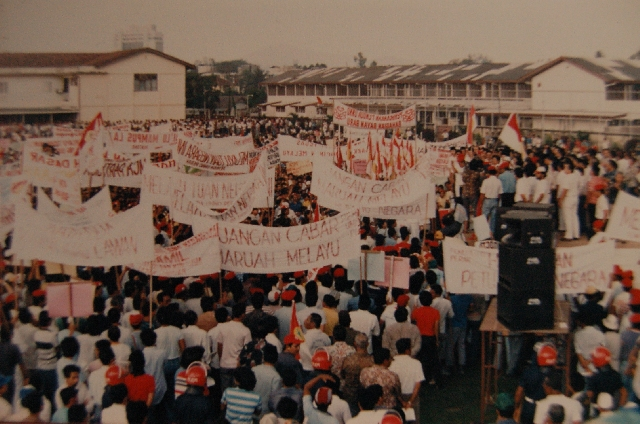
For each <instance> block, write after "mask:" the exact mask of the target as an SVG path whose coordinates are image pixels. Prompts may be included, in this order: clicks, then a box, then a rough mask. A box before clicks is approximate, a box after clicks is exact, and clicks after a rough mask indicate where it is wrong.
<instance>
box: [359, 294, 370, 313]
mask: <svg viewBox="0 0 640 424" xmlns="http://www.w3.org/2000/svg"><path fill="white" fill-rule="evenodd" d="M370 307H371V299H370V298H369V296H365V295H360V298H359V299H358V309H360V310H362V311H367V310H369V308H370Z"/></svg>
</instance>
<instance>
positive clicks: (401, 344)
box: [396, 337, 411, 355]
mask: <svg viewBox="0 0 640 424" xmlns="http://www.w3.org/2000/svg"><path fill="white" fill-rule="evenodd" d="M410 349H411V339H408V338H406V337H405V338H402V339H398V341H397V342H396V350H397V351H398V354H400V355H403V354H404V353H405V352H406V351H407V350H410Z"/></svg>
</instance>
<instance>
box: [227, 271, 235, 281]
mask: <svg viewBox="0 0 640 424" xmlns="http://www.w3.org/2000/svg"><path fill="white" fill-rule="evenodd" d="M235 276H236V273H235V272H233V271H231V272H227V273H226V274H225V275H224V279H225V280H227V281H229V280H231V279H233V278H234V277H235Z"/></svg>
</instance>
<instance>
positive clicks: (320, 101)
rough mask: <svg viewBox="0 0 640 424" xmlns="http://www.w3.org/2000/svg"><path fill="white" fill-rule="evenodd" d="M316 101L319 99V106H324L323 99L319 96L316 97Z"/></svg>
mask: <svg viewBox="0 0 640 424" xmlns="http://www.w3.org/2000/svg"><path fill="white" fill-rule="evenodd" d="M316 99H318V104H319V105H321V104H322V99H321V98H320V97H318V96H316Z"/></svg>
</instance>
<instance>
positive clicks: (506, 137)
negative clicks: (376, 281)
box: [498, 113, 525, 156]
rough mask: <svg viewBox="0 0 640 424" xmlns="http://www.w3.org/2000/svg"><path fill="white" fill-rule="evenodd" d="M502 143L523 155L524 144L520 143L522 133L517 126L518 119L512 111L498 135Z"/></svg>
mask: <svg viewBox="0 0 640 424" xmlns="http://www.w3.org/2000/svg"><path fill="white" fill-rule="evenodd" d="M498 138H499V139H500V140H502V142H503V143H504V144H506V145H507V146H509V147H510V148H511V149H513V150H515V151H516V152H520V153H522V155H523V156H524V155H525V151H524V144H523V143H522V135H521V134H520V128H519V127H518V120H517V117H516V114H515V113H512V114H511V115H510V116H509V119H507V123H506V124H505V126H504V128H502V132H501V133H500V136H499V137H498Z"/></svg>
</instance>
